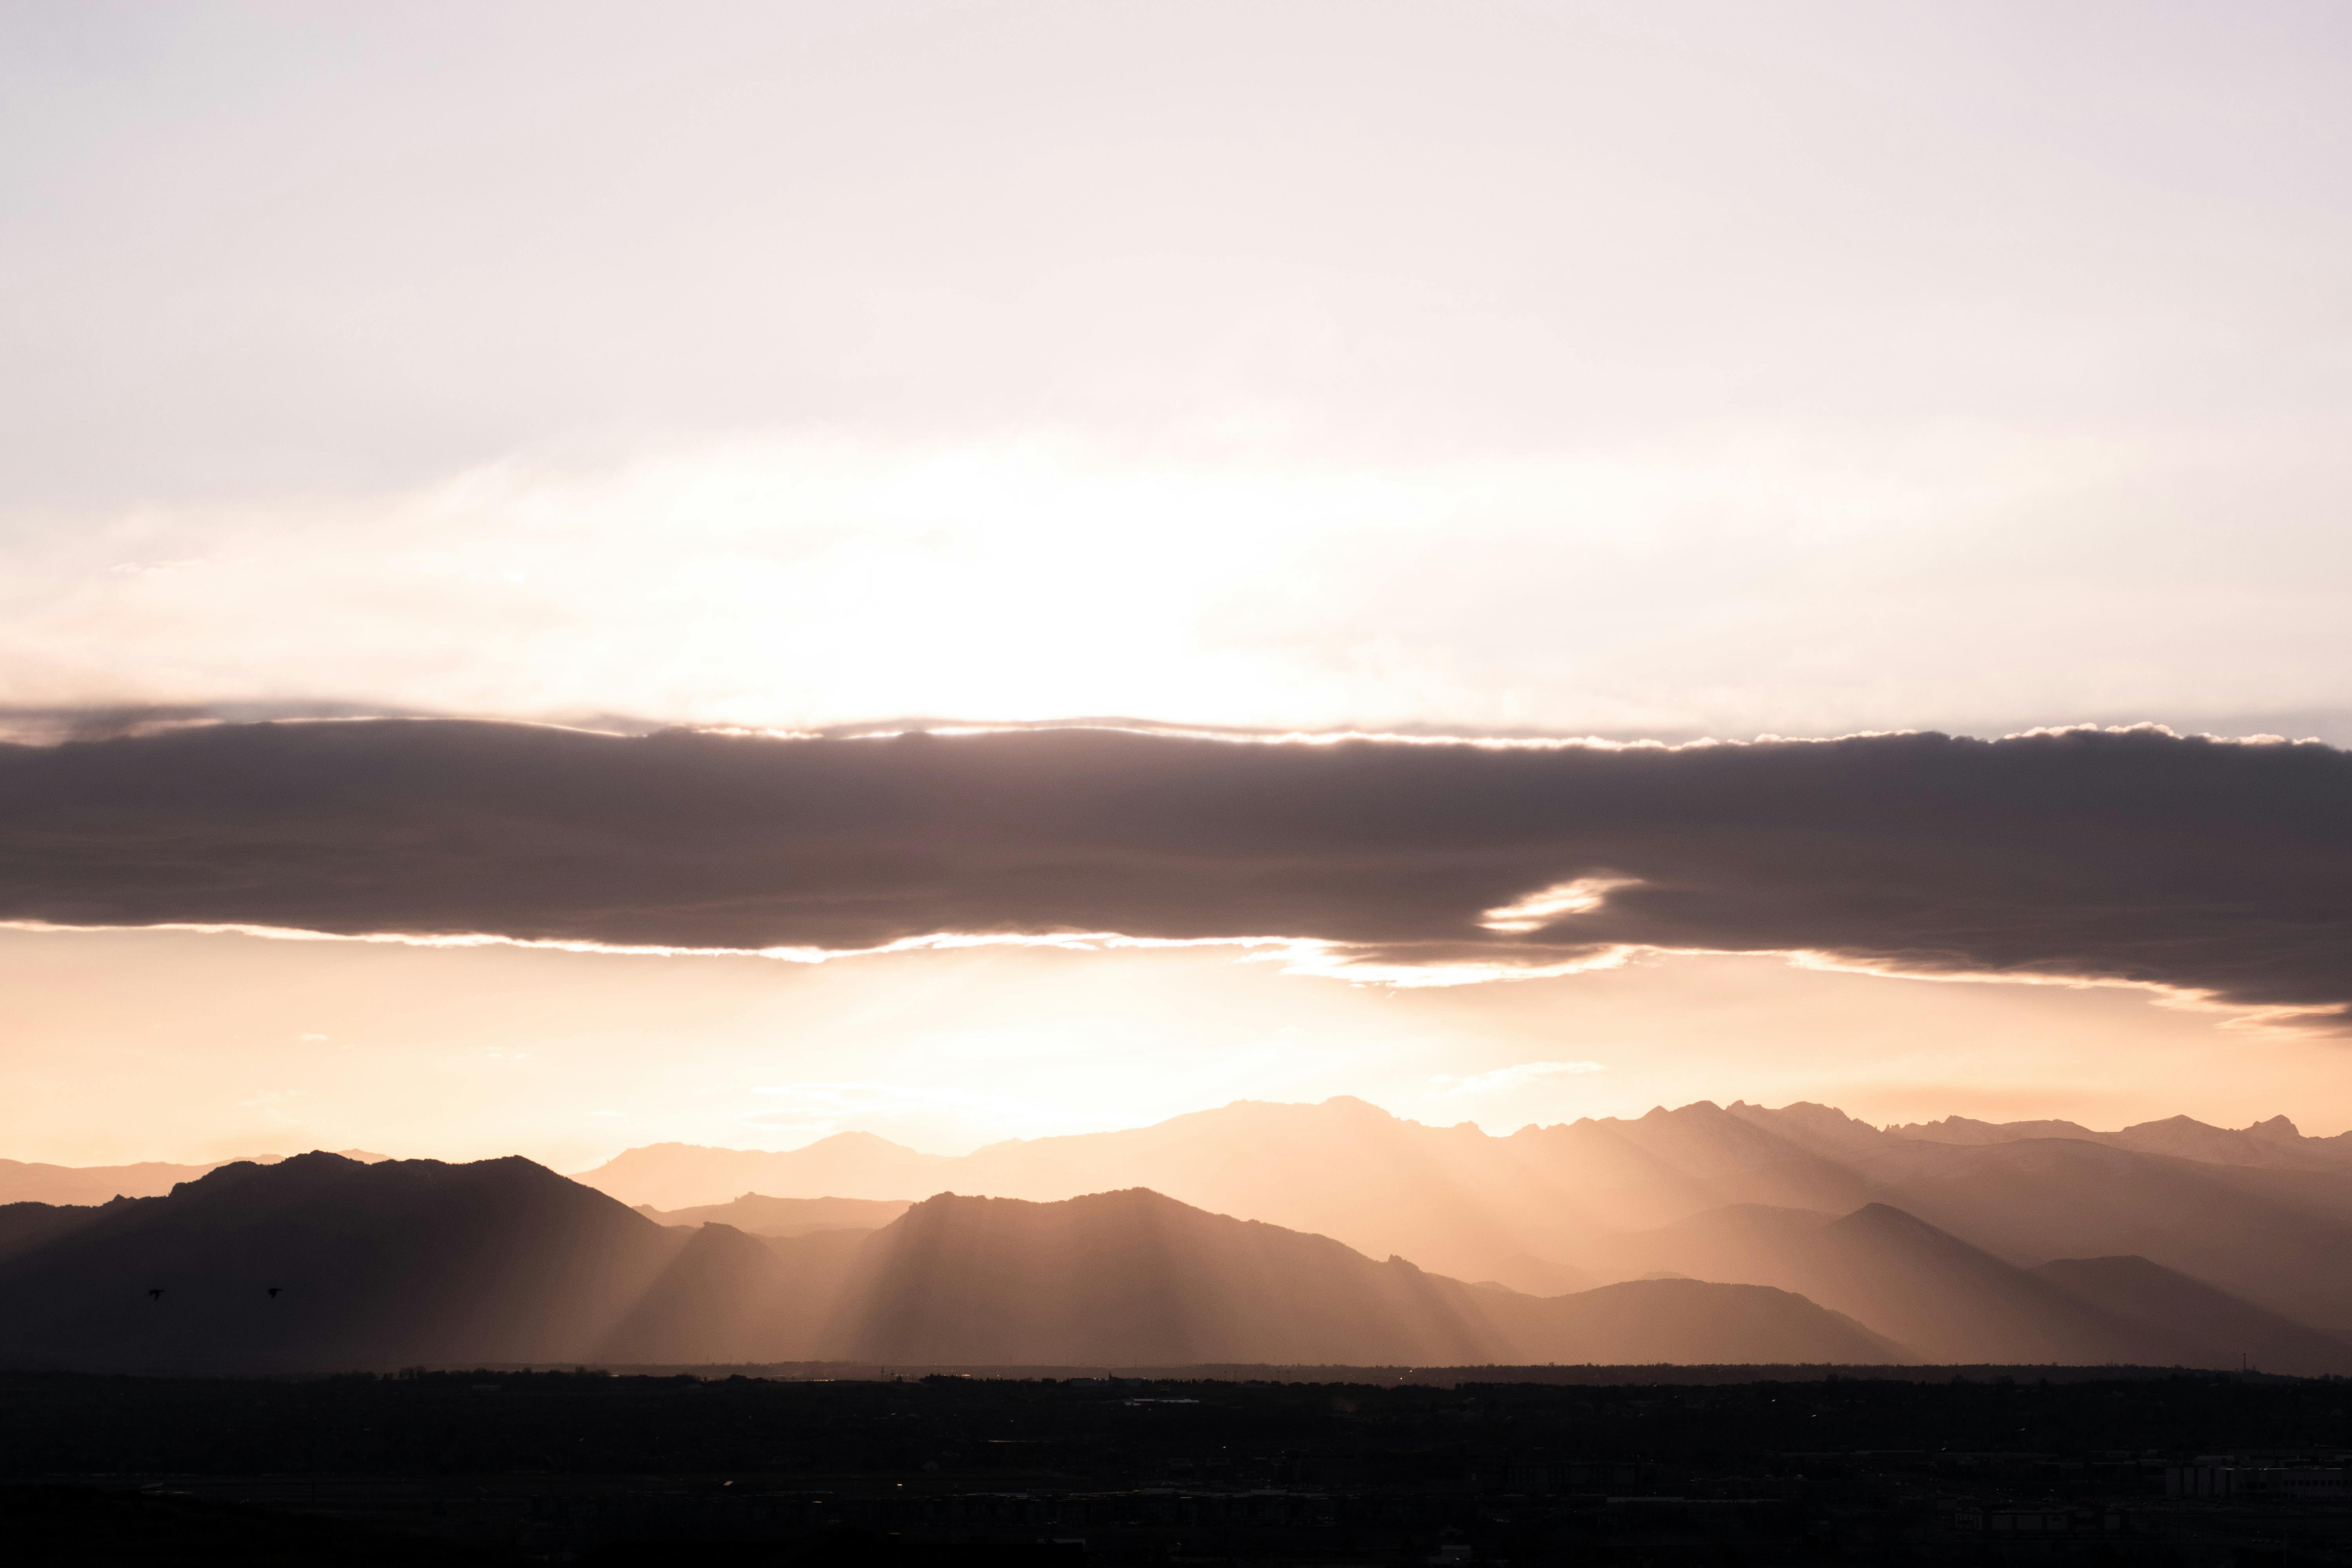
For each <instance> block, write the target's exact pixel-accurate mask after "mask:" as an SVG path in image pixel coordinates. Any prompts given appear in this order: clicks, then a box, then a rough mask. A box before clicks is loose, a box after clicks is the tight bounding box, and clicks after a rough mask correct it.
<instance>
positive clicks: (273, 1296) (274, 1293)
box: [268, 1285, 286, 1301]
mask: <svg viewBox="0 0 2352 1568" xmlns="http://www.w3.org/2000/svg"><path fill="white" fill-rule="evenodd" d="M283 1289H286V1287H285V1286H283V1285H272V1286H270V1287H268V1290H269V1299H270V1300H273V1301H275V1300H278V1292H279V1291H280V1290H283Z"/></svg>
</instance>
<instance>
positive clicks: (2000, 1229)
mask: <svg viewBox="0 0 2352 1568" xmlns="http://www.w3.org/2000/svg"><path fill="white" fill-rule="evenodd" d="M2072 1125H2073V1124H2071V1123H2052V1122H2023V1123H2013V1124H2011V1125H2010V1126H2009V1127H2008V1128H2005V1129H2004V1128H2000V1127H1995V1126H1993V1125H1992V1124H1990V1123H1984V1122H1964V1121H1943V1122H1937V1123H1927V1124H1922V1125H1917V1126H1913V1127H1910V1128H1903V1129H1894V1130H1887V1129H1881V1128H1875V1127H1872V1126H1870V1125H1869V1124H1868V1123H1866V1122H1863V1121H1855V1120H1854V1119H1853V1118H1851V1117H1849V1116H1846V1115H1845V1114H1844V1113H1843V1112H1841V1111H1838V1110H1833V1109H1832V1108H1830V1107H1826V1106H1819V1105H1811V1104H1803V1103H1800V1104H1795V1105H1790V1106H1784V1107H1781V1108H1780V1109H1778V1110H1768V1109H1766V1108H1764V1107H1761V1106H1754V1105H1748V1104H1745V1103H1742V1102H1737V1101H1735V1102H1734V1103H1732V1104H1731V1105H1729V1106H1717V1105H1715V1104H1713V1103H1710V1102H1708V1101H1704V1100H1702V1101H1699V1102H1697V1103H1696V1104H1691V1105H1685V1106H1682V1107H1680V1108H1677V1109H1675V1110H1666V1109H1664V1108H1661V1109H1659V1110H1653V1111H1651V1112H1650V1113H1649V1114H1648V1115H1646V1116H1642V1117H1637V1118H1631V1119H1624V1120H1619V1119H1614V1118H1610V1119H1600V1120H1591V1119H1588V1120H1584V1121H1575V1122H1570V1123H1566V1124H1561V1125H1556V1126H1549V1127H1528V1128H1523V1129H1521V1130H1520V1131H1517V1132H1514V1133H1511V1134H1508V1135H1507V1136H1491V1135H1489V1134H1487V1133H1486V1132H1484V1131H1480V1130H1479V1129H1478V1128H1477V1127H1475V1126H1472V1125H1468V1124H1465V1125H1461V1126H1455V1127H1430V1126H1424V1125H1422V1124H1421V1123H1418V1122H1414V1121H1404V1120H1401V1119H1399V1118H1396V1117H1393V1116H1391V1115H1389V1114H1388V1113H1387V1112H1385V1111H1383V1110H1380V1109H1378V1108H1377V1107H1374V1106H1371V1105H1369V1104H1367V1103H1365V1102H1364V1101H1362V1100H1350V1099H1338V1100H1326V1101H1324V1102H1323V1103H1321V1104H1319V1105H1286V1104H1269V1103H1263V1102H1256V1101H1241V1102H1239V1103H1236V1104H1234V1105H1230V1106H1226V1107H1224V1108H1223V1109H1221V1110H1209V1111H1202V1112H1197V1113H1194V1114H1192V1115H1188V1116H1180V1117H1176V1118H1174V1119H1172V1120H1171V1121H1163V1122H1160V1123H1159V1124H1157V1125H1155V1126H1151V1127H1145V1128H1139V1129H1135V1130H1132V1131H1118V1132H1097V1133H1087V1134H1082V1135H1078V1136H1074V1137H1063V1138H1040V1139H1034V1140H1028V1141H1022V1142H1006V1143H997V1144H992V1145H990V1146H988V1147H986V1148H983V1149H981V1150H978V1151H976V1152H972V1153H971V1154H968V1155H962V1156H956V1157H950V1156H942V1155H936V1154H925V1153H919V1152H916V1151H914V1150H911V1149H905V1148H901V1147H899V1146H898V1145H897V1144H894V1143H890V1142H887V1141H886V1140H884V1139H881V1138H877V1137H876V1136H874V1135H872V1134H870V1133H864V1132H852V1133H843V1134H839V1135H837V1136H835V1137H832V1138H827V1139H824V1140H822V1141H820V1142H815V1143H813V1144H810V1145H809V1146H808V1147H806V1148H803V1149H797V1150H792V1151H789V1152H781V1153H775V1152H761V1151H750V1150H726V1149H704V1148H699V1147H696V1146H692V1145H686V1144H655V1145H651V1146H648V1147H645V1148H638V1149H632V1150H630V1151H628V1152H625V1153H623V1154H621V1155H619V1156H617V1157H616V1158H614V1159H613V1160H611V1161H609V1162H607V1163H604V1164H603V1165H600V1166H598V1167H596V1168H595V1169H593V1170H591V1171H587V1172H583V1173H581V1175H580V1176H579V1178H578V1179H579V1180H580V1181H582V1182H583V1183H586V1184H589V1185H592V1186H595V1187H598V1188H600V1189H602V1190H604V1191H606V1192H610V1193H613V1194H615V1195H617V1196H620V1197H622V1198H624V1199H625V1200H626V1201H628V1202H631V1203H641V1204H658V1205H664V1206H665V1207H667V1208H672V1209H677V1208H685V1207H688V1206H689V1205H697V1204H704V1203H710V1202H716V1201H718V1200H719V1199H722V1198H732V1197H735V1196H736V1195H738V1194H745V1193H758V1194H767V1195H770V1196H776V1197H793V1196H797V1197H817V1196H829V1197H837V1198H846V1197H863V1198H871V1199H878V1198H895V1199H900V1200H905V1199H911V1198H915V1197H919V1196H921V1195H922V1194H927V1193H935V1192H939V1191H940V1190H942V1189H946V1190H952V1191H955V1192H961V1193H984V1194H990V1195H992V1196H998V1197H1020V1198H1028V1199H1031V1200H1034V1201H1039V1202H1051V1201H1055V1200H1058V1199H1062V1198H1067V1197H1074V1196H1076V1195H1078V1194H1085V1193H1092V1192H1102V1191H1107V1190H1115V1189H1118V1188H1121V1187H1129V1186H1147V1187H1150V1188H1151V1189H1152V1190H1154V1191H1156V1192H1160V1193H1164V1194H1168V1195H1169V1196H1171V1197H1173V1198H1176V1199H1178V1200H1180V1201H1181V1202H1184V1203H1187V1204H1192V1205H1195V1206H1197V1207H1201V1208H1205V1209H1210V1210H1213V1211H1214V1212H1218V1213H1223V1214H1232V1215H1242V1216H1244V1217H1247V1218H1251V1219H1261V1220H1265V1221H1267V1222H1268V1223H1270V1224H1275V1225H1280V1226H1287V1227H1289V1228H1291V1229H1295V1230H1302V1231H1309V1232H1313V1233H1316V1234H1318V1235H1323V1236H1328V1237H1333V1238H1335V1239H1337V1240H1339V1241H1342V1242H1344V1243H1346V1244H1347V1245H1348V1246H1349V1247H1354V1248H1356V1249H1357V1250H1358V1251H1360V1252H1363V1253H1366V1254H1369V1255H1370V1256H1373V1257H1387V1256H1389V1255H1391V1254H1396V1255H1400V1256H1402V1257H1406V1258H1412V1260H1413V1261H1414V1262H1415V1263H1417V1264H1419V1265H1421V1266H1422V1267H1423V1268H1430V1269H1433V1270H1436V1271H1438V1272H1441V1273H1444V1274H1449V1275H1452V1276H1454V1277H1457V1278H1461V1279H1476V1280H1493V1281H1496V1282H1498V1283H1501V1284H1505V1285H1508V1286H1511V1287H1514V1288H1516V1289H1521V1290H1524V1291H1528V1292H1531V1293H1534V1294H1538V1295H1551V1294H1558V1293H1559V1292H1561V1291H1563V1290H1568V1289H1576V1288H1579V1287H1583V1286H1591V1285H1596V1284H1602V1283H1607V1282H1610V1281H1612V1280H1616V1279H1626V1278H1632V1277H1635V1276H1637V1275H1638V1274H1639V1273H1640V1272H1642V1271H1643V1270H1640V1269H1634V1270H1633V1271H1632V1272H1631V1273H1628V1272H1627V1266H1626V1265H1625V1264H1624V1263H1623V1262H1622V1254H1623V1247H1624V1238H1626V1237H1632V1236H1637V1235H1640V1234H1643V1233H1644V1232H1650V1231H1655V1230H1658V1229H1660V1228H1662V1227H1665V1226H1674V1225H1675V1224H1677V1223H1679V1222H1681V1221H1684V1220H1688V1219H1691V1218H1693V1217H1695V1216H1697V1215H1705V1214H1708V1213H1710V1212H1712V1211H1715V1210H1719V1209H1725V1208H1742V1207H1758V1206H1761V1207H1769V1208H1778V1209H1795V1210H1803V1211H1808V1212H1811V1213H1813V1214H1817V1215H1829V1216H1837V1215H1851V1214H1853V1212H1854V1211H1856V1210H1857V1209H1860V1208H1862V1207H1864V1205H1869V1204H1874V1203H1875V1204H1881V1205H1886V1206H1889V1207H1892V1208H1895V1209H1899V1210H1901V1211H1903V1212H1905V1213H1906V1214H1909V1215H1915V1216H1916V1217H1917V1218H1919V1219H1922V1220H1925V1221H1927V1223H1929V1224H1931V1225H1933V1226H1936V1227H1937V1228H1938V1229H1940V1230H1942V1231H1945V1232H1948V1233H1949V1234H1950V1235H1952V1236H1954V1237H1958V1238H1959V1239H1961V1240H1963V1241H1965V1242H1967V1243H1969V1245H1971V1246H1973V1247H1977V1248H1979V1249H1980V1250H1982V1251H1984V1252H1986V1253H1988V1254H1990V1255H1991V1256H1992V1257H1994V1258H1997V1259H1999V1260H2000V1261H2002V1262H2004V1263H2007V1264H2010V1265H2013V1266H2016V1267H2018V1268H2033V1267H2035V1266H2037V1265H2040V1264H2042V1263H2046V1262H2049V1261H2051V1260H2053V1259H2055V1258H2106V1257H2129V1256H2138V1257H2144V1258H2148V1259H2149V1260H2150V1261H2152V1262H2154V1263H2157V1264H2158V1265H2161V1266H2163V1267H2164V1268H2169V1269H2172V1270H2174V1271H2176V1272H2179V1273H2180V1274H2184V1275H2187V1276H2189V1277H2191V1278H2193V1279H2201V1280H2205V1281H2207V1282H2209V1283H2210V1284H2213V1285H2215V1286H2218V1287H2221V1288H2222V1289H2226V1290H2228V1291H2229V1292H2230V1293H2231V1294H2232V1295H2235V1296H2239V1297H2242V1298H2244V1299H2245V1300H2249V1301H2251V1302H2253V1303H2255V1304H2257V1305H2259V1306H2261V1307H2263V1308H2264V1309H2266V1310H2270V1311H2272V1312H2274V1313H2277V1314H2279V1315H2281V1316H2284V1317H2285V1318H2288V1319H2290V1320H2293V1321H2300V1322H2305V1323H2312V1324H2315V1325H2318V1326H2319V1327H2321V1328H2324V1329H2327V1330H2331V1331H2333V1330H2342V1329H2352V1148H2347V1142H2346V1140H2345V1139H2343V1138H2340V1137H2339V1138H2303V1137H2302V1136H2301V1135H2300V1134H2299V1133H2297V1132H2296V1131H2294V1127H2293V1125H2292V1124H2291V1123H2289V1122H2288V1121H2286V1120H2285V1119H2284V1118H2283V1117H2281V1118H2274V1119H2273V1120H2272V1121H2266V1122H2260V1123H2257V1124H2255V1126H2253V1127H2252V1128H2246V1129H2239V1130H2230V1129H2223V1128H2213V1127H2207V1126H2204V1124H2202V1123H2199V1122H2194V1121H2189V1120H2188V1119H2186V1118H2174V1119H2173V1120H2171V1121H2158V1122H2149V1123H2146V1124H2144V1125H2142V1126H2139V1127H2135V1128H2126V1129H2125V1130H2124V1131H2122V1132H2117V1133H2104V1134H2090V1135H2085V1136H2082V1137H2074V1136H2053V1135H2051V1134H2052V1131H2053V1128H2062V1129H2063V1128H2069V1127H2072ZM2074 1131H2082V1130H2081V1129H2075V1130H2074ZM1996 1133H2005V1134H2008V1135H2006V1136H1999V1137H1996V1136H1995V1135H1994V1134H1996ZM1955 1134H1958V1135H1955ZM2132 1145H2137V1147H2135V1146H2132ZM2181 1150H2194V1151H2196V1153H2195V1154H2193V1155H2192V1154H2188V1153H2183V1152H2179V1151H2181ZM1659 1267H1668V1265H1664V1264H1661V1265H1659ZM1713 1267H1716V1268H1718V1269H1719V1268H1722V1267H1724V1265H1723V1264H1721V1263H1720V1262H1718V1263H1717V1264H1715V1265H1713ZM1791 1268H1793V1266H1791ZM1680 1271H1681V1272H1686V1273H1697V1272H1700V1271H1699V1270H1697V1269H1692V1268H1683V1269H1680ZM1706 1277H1708V1278H1716V1279H1720V1278H1725V1276H1723V1275H1721V1274H1720V1273H1717V1274H1710V1275H1707V1276H1706ZM1799 1277H1802V1276H1801V1272H1790V1270H1788V1269H1783V1270H1782V1271H1781V1272H1780V1274H1778V1275H1775V1274H1773V1273H1772V1272H1771V1271H1769V1270H1762V1269H1759V1270H1757V1271H1756V1272H1754V1273H1752V1274H1750V1275H1745V1276H1738V1278H1740V1279H1749V1280H1751V1281H1752V1282H1755V1283H1766V1284H1770V1283H1776V1282H1778V1281H1779V1280H1780V1279H1787V1278H1799ZM1898 1337H1899V1336H1898Z"/></svg>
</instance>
